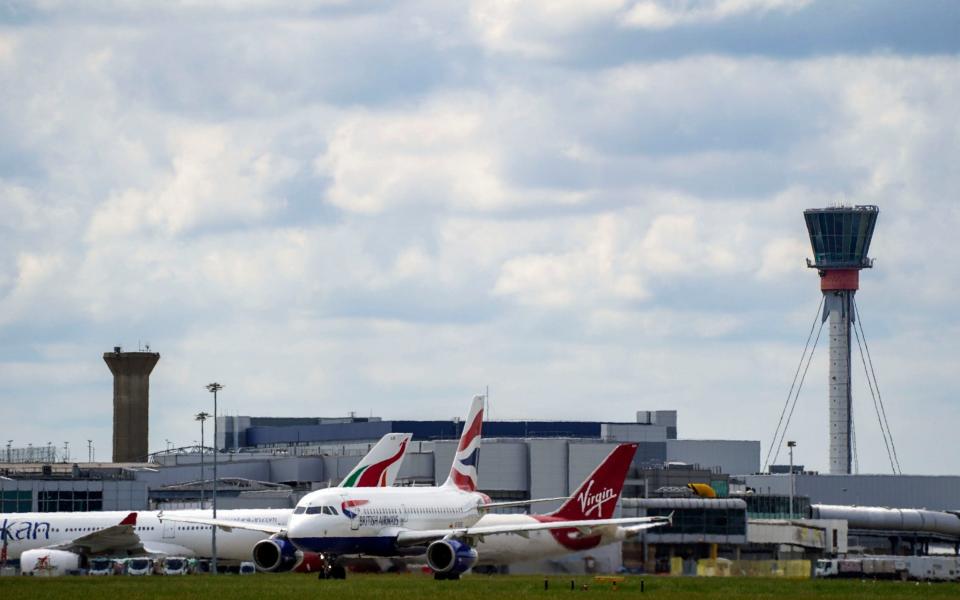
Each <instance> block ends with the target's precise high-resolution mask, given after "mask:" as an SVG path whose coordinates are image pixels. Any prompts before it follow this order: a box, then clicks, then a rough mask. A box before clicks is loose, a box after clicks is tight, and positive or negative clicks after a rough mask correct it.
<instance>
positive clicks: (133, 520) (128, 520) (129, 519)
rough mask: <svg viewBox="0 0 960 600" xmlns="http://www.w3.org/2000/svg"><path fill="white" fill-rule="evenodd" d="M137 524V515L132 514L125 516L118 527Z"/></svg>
mask: <svg viewBox="0 0 960 600" xmlns="http://www.w3.org/2000/svg"><path fill="white" fill-rule="evenodd" d="M136 524H137V513H135V512H132V513H130V514H129V515H127V516H125V517H124V518H123V520H122V521H120V522H119V523H118V525H136Z"/></svg>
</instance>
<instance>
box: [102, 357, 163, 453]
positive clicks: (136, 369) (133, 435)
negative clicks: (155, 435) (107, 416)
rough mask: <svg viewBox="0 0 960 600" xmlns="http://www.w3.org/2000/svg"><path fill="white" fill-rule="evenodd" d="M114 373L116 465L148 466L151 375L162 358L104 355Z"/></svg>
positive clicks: (114, 444) (114, 448)
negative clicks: (146, 463) (133, 463)
mask: <svg viewBox="0 0 960 600" xmlns="http://www.w3.org/2000/svg"><path fill="white" fill-rule="evenodd" d="M103 360H104V361H105V362H106V363H107V366H108V367H110V372H111V373H113V462H144V461H146V460H147V454H148V453H149V450H148V448H149V444H148V437H147V436H148V425H149V420H150V373H151V372H152V371H153V367H154V366H156V364H157V361H158V360H160V354H159V353H157V352H123V351H122V349H121V348H120V347H119V346H116V347H114V349H113V352H104V353H103Z"/></svg>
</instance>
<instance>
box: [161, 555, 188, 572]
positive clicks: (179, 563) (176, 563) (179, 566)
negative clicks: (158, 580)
mask: <svg viewBox="0 0 960 600" xmlns="http://www.w3.org/2000/svg"><path fill="white" fill-rule="evenodd" d="M161 571H162V572H163V574H164V575H187V574H188V573H190V563H189V561H188V560H187V559H186V558H184V557H182V556H168V557H166V558H164V559H163V566H162V568H161Z"/></svg>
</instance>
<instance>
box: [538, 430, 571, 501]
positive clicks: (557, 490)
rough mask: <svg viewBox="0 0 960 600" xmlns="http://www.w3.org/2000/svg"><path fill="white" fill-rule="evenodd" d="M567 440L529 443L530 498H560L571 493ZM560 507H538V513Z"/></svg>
mask: <svg viewBox="0 0 960 600" xmlns="http://www.w3.org/2000/svg"><path fill="white" fill-rule="evenodd" d="M567 444H568V441H567V440H531V441H530V442H529V451H530V464H532V465H534V468H532V469H530V483H529V490H530V497H531V498H558V497H561V496H566V495H567V494H568V493H569V491H568V490H569V483H568V481H569V449H568V447H567ZM559 505H560V503H559V502H551V503H544V504H539V505H537V512H549V511H551V510H553V509H555V508H557V507H558V506H559Z"/></svg>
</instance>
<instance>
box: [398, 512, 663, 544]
mask: <svg viewBox="0 0 960 600" xmlns="http://www.w3.org/2000/svg"><path fill="white" fill-rule="evenodd" d="M669 522H670V517H625V518H618V519H584V520H579V521H543V522H539V523H526V524H523V525H490V526H487V527H461V528H455V529H428V530H419V531H418V530H404V531H401V532H400V533H399V534H398V535H397V544H398V545H400V546H417V545H420V544H426V543H428V542H432V541H434V540H440V539H443V538H483V537H484V536H488V535H505V534H510V533H512V534H515V535H520V536H526V535H527V534H529V533H530V532H531V531H545V530H551V529H577V530H579V531H580V533H581V534H582V535H585V536H586V535H590V534H591V533H592V532H593V531H594V530H595V529H598V528H601V527H607V526H610V525H616V526H624V525H626V526H642V525H645V526H646V528H648V529H649V528H651V527H659V526H661V525H666V524H668V523H669Z"/></svg>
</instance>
